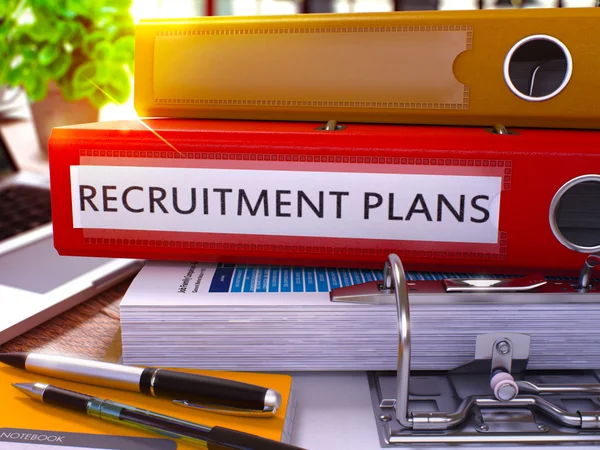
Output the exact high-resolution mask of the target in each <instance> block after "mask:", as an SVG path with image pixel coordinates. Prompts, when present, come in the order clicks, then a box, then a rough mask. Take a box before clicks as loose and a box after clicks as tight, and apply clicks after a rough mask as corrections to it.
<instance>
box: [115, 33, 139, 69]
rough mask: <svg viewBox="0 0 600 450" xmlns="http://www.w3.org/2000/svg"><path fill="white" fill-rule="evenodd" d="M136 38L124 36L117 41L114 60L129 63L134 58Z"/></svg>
mask: <svg viewBox="0 0 600 450" xmlns="http://www.w3.org/2000/svg"><path fill="white" fill-rule="evenodd" d="M134 48H135V39H134V37H133V36H123V37H120V38H119V39H117V40H116V41H115V44H114V49H113V60H114V61H115V62H119V63H129V62H130V61H132V60H133V55H134Z"/></svg>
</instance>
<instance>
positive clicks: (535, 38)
mask: <svg viewBox="0 0 600 450" xmlns="http://www.w3.org/2000/svg"><path fill="white" fill-rule="evenodd" d="M531 41H549V42H552V43H553V44H555V45H557V46H558V47H560V49H561V50H562V51H563V53H564V55H565V58H566V60H567V72H566V73H565V78H564V79H563V81H562V83H561V84H560V86H559V87H558V88H557V89H556V90H555V91H554V92H552V93H550V94H548V95H544V96H542V97H532V96H530V95H526V94H523V93H522V92H521V91H519V90H518V89H517V88H516V87H515V85H514V84H513V82H512V80H511V79H510V74H509V70H508V69H509V66H510V60H511V58H512V57H513V55H514V53H515V52H516V51H517V50H518V49H519V48H520V47H522V46H523V45H524V44H526V43H527V42H531ZM572 74H573V58H572V56H571V52H569V49H568V48H567V46H566V45H565V44H563V43H562V42H561V41H559V40H558V39H556V38H555V37H552V36H548V35H546V34H535V35H532V36H527V37H526V38H524V39H521V40H520V41H519V42H517V43H516V44H515V45H513V46H512V47H511V49H510V50H509V51H508V53H507V54H506V58H504V81H505V82H506V84H507V86H508V88H509V89H510V90H511V91H512V93H513V94H515V95H516V96H517V97H520V98H522V99H523V100H527V101H530V102H542V101H544V100H549V99H551V98H552V97H555V96H556V95H558V94H559V93H560V92H561V91H562V90H563V89H564V88H565V87H566V86H567V84H569V81H570V79H571V75H572Z"/></svg>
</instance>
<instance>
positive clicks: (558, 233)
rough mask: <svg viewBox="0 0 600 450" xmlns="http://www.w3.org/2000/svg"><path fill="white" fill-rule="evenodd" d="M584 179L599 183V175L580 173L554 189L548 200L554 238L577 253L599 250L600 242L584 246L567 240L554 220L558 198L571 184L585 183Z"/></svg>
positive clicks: (558, 202) (558, 203)
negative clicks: (591, 245) (554, 192)
mask: <svg viewBox="0 0 600 450" xmlns="http://www.w3.org/2000/svg"><path fill="white" fill-rule="evenodd" d="M586 181H595V182H596V183H600V175H596V174H589V175H581V176H579V177H576V178H573V179H572V180H570V181H568V182H567V183H565V184H564V185H563V186H562V187H561V188H560V189H559V190H558V191H556V194H554V197H553V198H552V201H551V202H550V210H549V213H548V216H549V217H548V219H549V221H550V228H551V229H552V233H554V236H555V237H556V239H558V241H559V242H560V243H561V244H562V245H564V246H565V247H567V248H568V249H569V250H575V251H576V252H579V253H596V252H599V251H600V242H599V243H598V245H595V246H593V247H584V246H582V245H577V244H574V243H572V242H571V241H569V240H568V239H567V238H566V237H565V236H564V235H563V234H562V233H561V231H560V229H559V228H558V224H557V222H556V210H557V208H558V205H560V200H561V199H562V197H563V195H564V194H565V193H566V192H567V191H568V190H569V189H571V188H572V187H573V186H575V185H577V184H579V183H585V182H586Z"/></svg>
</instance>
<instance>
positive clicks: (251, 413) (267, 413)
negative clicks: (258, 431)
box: [173, 400, 277, 419]
mask: <svg viewBox="0 0 600 450" xmlns="http://www.w3.org/2000/svg"><path fill="white" fill-rule="evenodd" d="M173 403H174V404H175V405H177V406H183V407H184V408H194V409H198V410H201V411H204V412H209V413H215V414H224V415H227V416H237V417H254V418H257V419H268V418H271V417H273V416H274V415H275V413H276V412H277V408H273V407H269V406H265V409H264V410H262V411H261V410H257V409H245V408H235V407H233V406H223V405H211V404H208V403H207V404H201V403H192V402H190V401H188V400H173Z"/></svg>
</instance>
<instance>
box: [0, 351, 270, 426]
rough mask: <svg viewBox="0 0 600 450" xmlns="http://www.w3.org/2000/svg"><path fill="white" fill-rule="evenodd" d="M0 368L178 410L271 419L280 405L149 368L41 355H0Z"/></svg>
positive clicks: (225, 383) (230, 384)
mask: <svg viewBox="0 0 600 450" xmlns="http://www.w3.org/2000/svg"><path fill="white" fill-rule="evenodd" d="M0 362H2V363H4V364H8V365H10V366H13V367H17V368H19V369H24V370H27V371H28V372H33V373H38V374H42V375H47V376H50V377H54V378H61V379H63V380H69V381H75V382H79V383H84V384H92V385H95V386H106V387H110V388H115V389H123V390H126V391H134V392H141V393H143V394H146V395H150V396H153V397H166V398H170V399H171V400H173V401H174V403H176V404H178V405H181V406H187V407H191V408H199V409H202V410H203V411H208V412H218V413H223V414H234V415H242V416H252V417H272V416H273V415H274V414H275V412H276V411H277V409H278V408H279V406H280V404H281V394H279V392H277V391H275V390H273V389H268V388H265V387H262V386H256V385H253V384H247V383H241V382H239V381H231V380H226V379H223V378H217V377H209V376H204V375H196V374H192V373H185V372H176V371H173V370H166V369H160V368H155V367H146V368H142V367H133V366H125V365H121V364H111V363H106V362H99V361H90V360H87V359H79V358H70V357H65V356H55V355H45V354H41V353H0Z"/></svg>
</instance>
